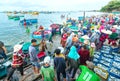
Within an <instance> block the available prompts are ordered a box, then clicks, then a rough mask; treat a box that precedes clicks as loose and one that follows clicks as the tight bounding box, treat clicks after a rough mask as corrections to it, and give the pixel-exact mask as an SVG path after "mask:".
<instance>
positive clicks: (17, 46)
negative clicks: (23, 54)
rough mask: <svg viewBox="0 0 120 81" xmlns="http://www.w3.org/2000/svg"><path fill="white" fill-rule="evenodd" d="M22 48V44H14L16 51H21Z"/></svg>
mask: <svg viewBox="0 0 120 81" xmlns="http://www.w3.org/2000/svg"><path fill="white" fill-rule="evenodd" d="M21 48H22V45H19V44H18V45H15V46H14V52H18V51H20V50H21Z"/></svg>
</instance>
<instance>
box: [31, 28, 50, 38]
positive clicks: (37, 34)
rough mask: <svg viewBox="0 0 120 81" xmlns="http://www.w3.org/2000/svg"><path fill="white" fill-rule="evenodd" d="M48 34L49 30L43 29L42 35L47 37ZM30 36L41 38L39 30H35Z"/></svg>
mask: <svg viewBox="0 0 120 81" xmlns="http://www.w3.org/2000/svg"><path fill="white" fill-rule="evenodd" d="M50 35H51V31H49V30H45V31H44V37H45V38H49V36H50ZM32 38H35V39H42V35H41V31H35V32H33V34H32Z"/></svg>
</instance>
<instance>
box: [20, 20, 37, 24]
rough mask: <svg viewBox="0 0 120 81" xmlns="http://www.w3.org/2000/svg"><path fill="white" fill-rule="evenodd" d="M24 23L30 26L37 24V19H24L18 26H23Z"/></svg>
mask: <svg viewBox="0 0 120 81" xmlns="http://www.w3.org/2000/svg"><path fill="white" fill-rule="evenodd" d="M24 22H26V25H32V24H36V23H38V19H25V20H21V21H20V25H24Z"/></svg>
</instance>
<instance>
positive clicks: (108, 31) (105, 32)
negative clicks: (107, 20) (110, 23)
mask: <svg viewBox="0 0 120 81" xmlns="http://www.w3.org/2000/svg"><path fill="white" fill-rule="evenodd" d="M101 32H102V33H104V34H108V35H111V34H112V31H110V30H105V29H103V30H101Z"/></svg>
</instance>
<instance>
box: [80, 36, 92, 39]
mask: <svg viewBox="0 0 120 81" xmlns="http://www.w3.org/2000/svg"><path fill="white" fill-rule="evenodd" d="M82 38H83V39H90V38H89V36H88V35H84V36H82Z"/></svg>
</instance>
